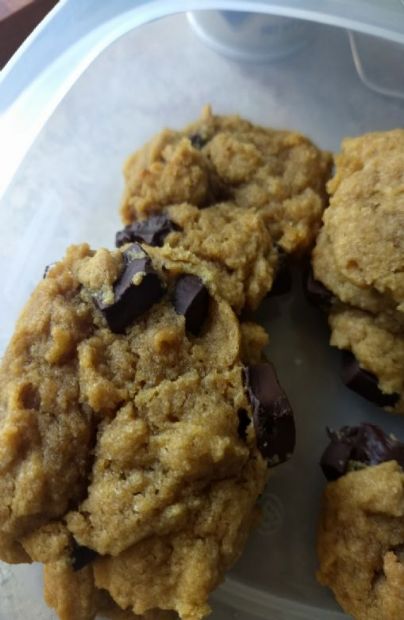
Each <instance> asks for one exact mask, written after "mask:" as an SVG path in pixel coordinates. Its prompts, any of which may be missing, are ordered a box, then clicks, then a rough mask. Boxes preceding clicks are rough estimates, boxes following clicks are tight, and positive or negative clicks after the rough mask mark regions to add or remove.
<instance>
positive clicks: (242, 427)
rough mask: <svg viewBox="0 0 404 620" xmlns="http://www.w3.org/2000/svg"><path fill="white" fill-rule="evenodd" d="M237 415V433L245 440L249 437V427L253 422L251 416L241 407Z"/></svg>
mask: <svg viewBox="0 0 404 620" xmlns="http://www.w3.org/2000/svg"><path fill="white" fill-rule="evenodd" d="M237 415H238V427H237V433H238V436H239V437H240V439H244V441H245V440H246V439H247V428H248V427H249V425H250V423H251V420H250V416H249V415H248V413H247V411H246V410H245V409H239V410H238V411H237Z"/></svg>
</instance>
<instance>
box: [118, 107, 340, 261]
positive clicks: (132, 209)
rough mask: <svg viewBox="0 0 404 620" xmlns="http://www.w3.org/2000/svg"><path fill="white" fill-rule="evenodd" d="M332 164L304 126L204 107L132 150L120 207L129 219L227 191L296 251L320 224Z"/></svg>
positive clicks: (200, 202)
mask: <svg viewBox="0 0 404 620" xmlns="http://www.w3.org/2000/svg"><path fill="white" fill-rule="evenodd" d="M330 164H331V160H330V157H329V155H328V153H324V152H322V151H320V150H319V149H317V148H316V147H315V146H314V145H313V144H312V143H311V142H310V140H308V139H307V138H305V137H304V136H302V135H301V134H297V133H293V132H289V131H279V130H274V129H269V128H264V127H259V126H256V125H253V124H252V123H250V122H248V121H247V120H244V119H242V118H240V117H238V116H216V115H213V114H212V112H211V109H210V108H209V107H206V108H204V110H203V112H202V115H201V118H200V119H199V120H198V121H196V122H195V123H193V124H191V125H189V126H188V127H186V128H185V129H184V130H183V131H171V130H165V131H163V132H162V133H160V134H158V135H157V136H156V137H155V138H154V139H153V140H152V141H151V142H149V143H148V144H146V145H145V146H144V147H143V148H142V149H141V150H139V151H137V152H136V153H134V154H133V155H132V156H131V157H129V159H128V160H127V162H126V165H125V179H126V188H125V194H124V198H123V202H122V209H121V214H122V218H123V221H124V222H125V223H126V224H130V223H131V222H133V221H134V220H137V219H144V218H147V217H148V216H149V215H151V214H153V213H158V212H160V211H161V210H162V208H164V207H166V206H168V205H172V204H178V203H182V202H188V203H190V204H192V205H195V206H198V207H207V206H210V205H212V204H215V203H217V202H221V201H223V199H228V200H232V201H234V202H235V203H236V204H237V205H239V206H241V207H244V208H249V209H251V210H252V211H254V212H259V213H261V214H262V216H263V218H264V220H265V223H266V224H267V227H268V229H269V230H270V233H271V237H272V239H273V241H274V243H276V244H278V245H279V246H280V247H281V248H282V249H283V250H284V251H285V252H288V253H289V252H297V251H300V250H303V249H305V248H307V247H308V246H309V245H310V244H311V242H312V241H313V239H314V236H315V234H316V232H317V230H318V227H319V224H320V219H321V213H322V210H323V207H324V199H325V183H326V181H327V179H328V175H329V170H330Z"/></svg>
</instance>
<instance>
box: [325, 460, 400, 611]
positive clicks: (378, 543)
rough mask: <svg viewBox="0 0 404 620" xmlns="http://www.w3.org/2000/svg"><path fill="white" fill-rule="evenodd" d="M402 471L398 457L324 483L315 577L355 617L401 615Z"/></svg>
mask: <svg viewBox="0 0 404 620" xmlns="http://www.w3.org/2000/svg"><path fill="white" fill-rule="evenodd" d="M403 545H404V473H403V470H402V469H401V467H400V466H399V465H398V464H397V462H396V461H389V462H386V463H382V464H380V465H376V466H373V467H365V468H363V469H360V470H358V471H352V472H351V473H348V474H346V475H344V476H342V477H341V478H339V479H338V480H336V481H335V482H331V483H329V484H328V485H327V487H326V490H325V493H324V499H323V508H322V514H321V519H320V524H319V531H318V544H317V550H318V557H319V563H320V568H319V571H318V573H317V577H318V579H319V581H320V583H322V584H323V585H326V586H328V587H330V588H331V589H332V591H333V592H334V594H335V597H336V599H337V601H338V602H339V603H340V605H341V606H342V607H343V609H344V610H345V611H346V612H347V613H349V614H351V615H352V616H353V618H355V619H356V620H398V618H403V617H404V595H403V592H404V563H403V560H404V558H403V555H402V549H403Z"/></svg>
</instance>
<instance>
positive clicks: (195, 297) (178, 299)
mask: <svg viewBox="0 0 404 620" xmlns="http://www.w3.org/2000/svg"><path fill="white" fill-rule="evenodd" d="M173 302H174V308H175V311H176V313H177V314H182V315H184V316H185V327H186V329H187V330H188V331H190V332H191V334H194V335H195V336H197V335H198V334H199V333H200V331H201V329H202V326H203V323H204V321H205V319H206V317H207V316H208V310H209V293H208V289H207V288H206V286H205V285H204V284H203V282H202V280H201V279H200V278H198V276H191V275H184V276H181V277H180V278H178V280H177V282H176V283H175V288H174V296H173Z"/></svg>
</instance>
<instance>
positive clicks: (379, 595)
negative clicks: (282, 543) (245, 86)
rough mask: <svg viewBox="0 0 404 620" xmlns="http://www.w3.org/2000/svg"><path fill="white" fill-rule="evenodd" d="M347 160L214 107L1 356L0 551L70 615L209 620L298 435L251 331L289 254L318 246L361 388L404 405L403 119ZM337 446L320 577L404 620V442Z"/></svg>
mask: <svg viewBox="0 0 404 620" xmlns="http://www.w3.org/2000/svg"><path fill="white" fill-rule="evenodd" d="M335 163H336V170H335V175H334V177H333V178H332V180H330V181H329V176H330V173H331V165H332V160H331V157H330V155H329V154H328V153H324V152H322V151H321V150H319V149H318V148H316V147H315V146H314V145H313V144H312V143H311V142H310V141H309V140H308V139H307V138H305V137H304V136H302V135H300V134H296V133H292V132H287V131H276V130H272V129H267V128H262V127H257V126H254V125H252V124H251V123H249V122H248V121H246V120H243V119H240V118H239V117H219V116H214V115H213V114H212V112H211V110H210V109H209V108H206V109H205V110H204V111H203V114H202V117H201V118H200V119H199V120H198V121H197V122H196V123H194V124H192V125H190V126H189V127H187V128H185V129H184V130H183V131H170V130H165V131H163V132H162V133H160V134H158V135H157V136H156V137H155V138H154V139H153V140H152V141H151V142H150V143H149V144H146V145H145V146H144V147H143V148H142V149H141V150H139V151H138V152H136V153H135V154H134V155H132V156H131V157H130V158H129V159H128V161H127V163H126V165H125V180H126V185H125V192H124V197H123V201H122V207H121V215H122V219H123V223H124V225H125V226H124V228H123V229H122V230H120V231H119V232H118V233H117V234H116V240H115V241H116V249H114V250H108V249H98V250H92V249H90V247H89V246H88V245H87V244H83V245H79V246H72V247H70V248H68V249H67V251H66V254H65V257H64V258H63V259H61V260H60V261H59V262H58V263H56V264H54V265H53V266H50V267H49V268H47V269H46V270H45V274H44V278H43V280H42V281H41V282H40V283H39V284H38V286H37V288H36V289H35V291H34V292H33V294H32V296H31V298H30V300H29V301H28V303H27V305H26V307H25V309H24V310H23V312H22V314H21V316H20V318H19V319H18V321H17V324H16V329H15V333H14V335H13V338H12V339H11V342H10V344H9V346H8V348H7V351H6V353H5V355H4V359H3V360H2V364H1V367H0V495H1V498H2V501H1V505H0V559H1V560H3V561H6V562H10V563H21V562H42V563H43V564H44V575H45V598H46V601H47V602H48V604H49V605H50V606H51V607H53V608H54V609H55V611H56V612H57V614H58V616H59V618H60V620H93V619H94V618H95V617H96V615H97V613H99V612H102V613H103V614H107V613H111V612H113V613H115V614H117V613H118V614H119V615H118V616H117V615H115V616H114V617H116V618H118V617H119V618H122V619H123V618H125V620H126V619H127V618H135V617H137V618H144V620H169V619H172V618H178V617H179V618H180V619H181V620H201V619H202V618H203V617H205V616H206V615H207V614H208V613H209V611H210V608H209V605H208V602H207V600H208V596H209V594H210V592H211V591H212V590H213V589H214V588H215V587H216V586H217V585H218V584H219V583H220V581H221V580H222V579H223V577H224V573H225V571H226V570H227V569H228V568H230V567H231V566H232V564H233V563H234V562H235V561H236V559H237V558H238V557H239V555H240V553H241V552H242V549H243V546H244V544H245V541H246V539H247V536H248V533H249V531H250V529H251V527H252V526H253V524H254V522H255V520H256V517H257V509H256V500H257V498H258V497H259V496H260V495H261V494H262V492H263V490H264V488H265V485H266V483H267V479H268V473H269V471H270V469H271V468H273V467H275V466H278V465H280V464H282V463H283V462H284V461H286V460H287V459H288V458H289V457H290V456H291V455H292V453H293V449H294V446H295V425H294V417H293V412H292V408H291V405H290V403H289V400H288V398H287V396H286V394H285V392H284V391H283V389H282V387H281V385H280V384H279V381H278V379H277V376H276V372H275V370H274V368H273V366H272V365H271V364H270V362H269V361H268V359H267V358H266V356H265V353H264V349H265V347H266V345H267V343H268V336H267V334H266V332H265V331H264V330H263V328H262V327H261V326H259V325H257V324H256V323H255V322H253V321H251V320H247V318H246V317H248V316H250V315H251V311H253V310H255V309H256V308H257V307H258V306H259V304H260V302H261V301H262V300H263V298H264V297H265V296H266V295H268V294H269V293H271V294H276V293H279V292H284V291H285V290H286V288H287V287H286V286H285V282H286V280H285V278H284V274H285V265H286V264H287V261H288V259H289V257H291V256H295V257H302V256H304V255H308V254H309V253H310V251H311V250H312V248H313V245H314V246H315V247H314V250H313V252H312V272H311V274H309V278H308V280H307V292H308V294H309V297H310V299H311V300H313V301H315V302H316V303H318V304H320V305H321V306H322V307H325V308H326V309H327V312H328V316H329V323H330V327H331V344H333V345H335V346H337V347H339V348H340V349H343V350H344V351H345V357H344V380H345V382H346V383H347V385H348V386H349V387H351V388H352V389H354V390H356V391H357V392H359V393H360V394H361V395H362V396H365V397H366V398H368V399H369V400H371V401H372V402H374V403H376V404H377V405H379V406H382V407H385V408H387V409H389V410H391V411H396V412H403V413H404V260H403V257H404V233H403V231H404V130H395V131H391V132H385V133H380V134H371V135H367V136H363V137H361V138H355V139H347V140H345V141H344V143H343V148H342V152H341V154H340V155H338V156H337V157H336V159H335ZM327 182H328V186H327ZM326 189H328V192H329V195H330V205H329V207H328V208H327V209H326V210H325V211H324V209H325V207H326V206H327V202H328V197H327V192H326ZM322 220H323V226H322ZM291 354H292V352H291ZM329 436H330V444H329V446H328V447H327V449H326V451H325V453H324V455H323V458H322V461H321V466H322V469H323V472H324V473H325V475H326V477H327V479H328V481H329V484H328V485H327V488H326V491H325V495H324V505H323V509H322V513H321V520H320V528H319V536H318V555H319V560H320V568H319V572H318V578H319V580H320V582H321V583H323V584H324V585H327V586H329V587H330V588H331V589H332V590H333V591H334V593H335V595H336V598H337V600H338V601H339V602H340V603H341V605H342V607H343V608H344V609H345V610H347V611H348V612H349V613H352V614H353V615H354V617H355V618H356V619H357V620H399V619H400V618H404V597H403V594H402V592H403V591H404V590H403V589H404V565H403V563H402V553H403V548H404V473H403V469H402V467H404V445H403V444H401V443H400V442H399V441H398V440H397V439H395V438H393V437H391V436H387V435H385V434H384V433H383V431H382V430H381V429H379V428H377V427H375V426H374V425H372V424H363V425H362V426H360V427H353V428H350V427H344V428H342V429H341V430H340V431H329ZM314 466H315V465H314V464H313V467H314Z"/></svg>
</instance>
